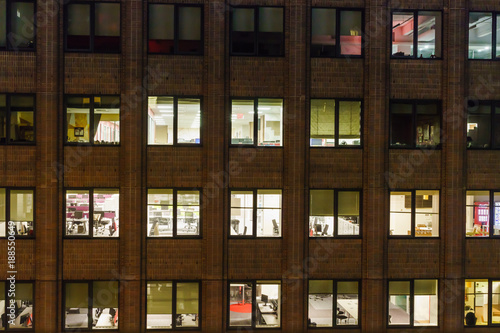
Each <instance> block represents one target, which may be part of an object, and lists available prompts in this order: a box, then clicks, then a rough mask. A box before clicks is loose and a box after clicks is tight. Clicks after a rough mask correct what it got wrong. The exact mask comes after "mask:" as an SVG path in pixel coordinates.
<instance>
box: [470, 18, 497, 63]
mask: <svg viewBox="0 0 500 333" xmlns="http://www.w3.org/2000/svg"><path fill="white" fill-rule="evenodd" d="M471 13H488V14H491V18H492V22H491V44H490V45H489V47H490V48H491V52H490V57H489V58H486V59H476V58H469V47H470V40H469V30H467V33H466V38H467V60H469V61H471V60H472V61H500V51H499V52H498V54H497V51H496V49H497V38H498V36H497V29H498V25H500V19H497V15H500V11H498V10H493V11H491V10H469V11H467V25H468V26H469V25H470V14H471Z"/></svg>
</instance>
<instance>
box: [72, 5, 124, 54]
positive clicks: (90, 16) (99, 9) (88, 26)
mask: <svg viewBox="0 0 500 333" xmlns="http://www.w3.org/2000/svg"><path fill="white" fill-rule="evenodd" d="M65 24H66V25H65V27H66V34H65V36H66V50H67V51H82V52H85V51H88V52H103V53H104V52H105V53H111V52H120V42H121V40H120V4H119V3H110V2H95V3H76V2H75V3H70V4H68V5H67V6H66V13H65Z"/></svg>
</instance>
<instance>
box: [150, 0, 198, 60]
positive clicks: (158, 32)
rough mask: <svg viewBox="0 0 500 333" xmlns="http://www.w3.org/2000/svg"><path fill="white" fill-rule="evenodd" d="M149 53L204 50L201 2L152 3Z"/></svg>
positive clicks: (188, 52)
mask: <svg viewBox="0 0 500 333" xmlns="http://www.w3.org/2000/svg"><path fill="white" fill-rule="evenodd" d="M148 8H149V21H148V27H149V28H148V34H149V41H148V49H149V53H168V54H202V53H203V42H202V26H203V20H202V16H203V9H202V7H201V6H187V5H166V4H149V7H148Z"/></svg>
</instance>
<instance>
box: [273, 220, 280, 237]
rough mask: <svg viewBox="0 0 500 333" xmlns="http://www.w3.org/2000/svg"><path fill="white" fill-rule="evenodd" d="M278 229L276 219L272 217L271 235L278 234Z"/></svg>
mask: <svg viewBox="0 0 500 333" xmlns="http://www.w3.org/2000/svg"><path fill="white" fill-rule="evenodd" d="M279 233H280V230H279V228H278V223H276V220H275V219H273V235H275V236H276V235H279Z"/></svg>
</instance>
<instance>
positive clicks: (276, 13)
mask: <svg viewBox="0 0 500 333" xmlns="http://www.w3.org/2000/svg"><path fill="white" fill-rule="evenodd" d="M284 44H285V42H284V34H283V7H233V8H232V9H231V54H232V55H250V56H252V55H253V56H282V55H284V53H285V51H284V48H285V47H284Z"/></svg>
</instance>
